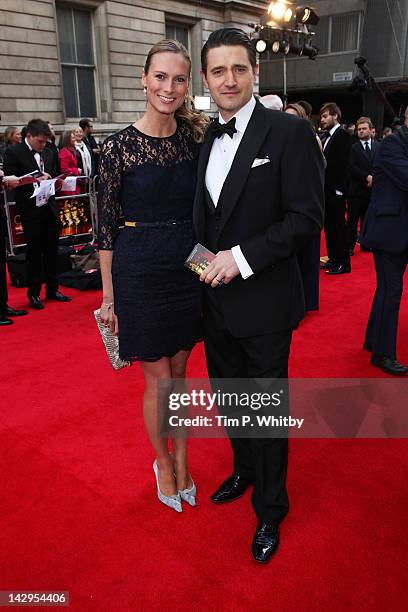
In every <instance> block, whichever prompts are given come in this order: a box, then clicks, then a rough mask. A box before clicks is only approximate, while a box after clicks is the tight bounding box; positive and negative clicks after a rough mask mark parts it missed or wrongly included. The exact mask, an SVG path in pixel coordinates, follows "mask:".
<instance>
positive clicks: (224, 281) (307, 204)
mask: <svg viewBox="0 0 408 612" xmlns="http://www.w3.org/2000/svg"><path fill="white" fill-rule="evenodd" d="M201 61H202V76H203V79H204V82H205V84H206V86H207V87H208V88H209V90H210V93H211V96H212V98H213V100H214V101H215V103H216V104H217V106H218V110H219V117H218V120H217V121H214V122H213V123H212V124H211V125H210V127H209V129H208V132H207V134H206V137H205V142H204V144H203V146H202V149H201V153H200V158H199V165H198V184H197V192H196V198H195V202H194V225H195V229H196V233H197V237H198V241H199V242H200V243H201V244H203V245H204V246H206V247H207V248H208V249H210V250H211V251H213V252H214V253H216V257H215V259H214V260H213V261H212V262H211V263H210V264H209V265H208V267H207V268H206V270H205V271H204V272H203V273H202V275H201V277H200V280H201V281H203V283H204V302H203V311H204V335H205V351H206V359H207V368H208V373H209V376H210V378H211V379H215V378H218V379H219V378H221V379H237V378H241V379H242V378H243V379H249V378H252V377H253V378H269V379H276V378H287V376H288V358H289V349H290V343H291V336H292V329H293V328H294V327H295V326H296V325H297V324H298V323H299V321H300V320H301V319H302V317H303V316H304V299H303V288H302V281H301V276H300V271H299V266H298V262H297V258H296V251H297V250H298V249H299V248H300V247H301V246H302V245H303V244H305V243H306V242H307V241H308V240H309V239H310V238H311V237H312V236H314V235H317V234H318V233H319V232H320V229H321V226H322V223H323V159H322V155H321V152H320V150H319V146H318V144H317V142H316V138H315V136H314V134H313V131H312V129H311V127H310V124H309V122H307V121H304V120H302V119H299V118H297V117H293V116H290V115H287V114H284V113H281V112H277V111H273V110H270V109H267V108H265V107H263V106H262V105H261V104H260V102H259V101H257V100H255V98H254V96H253V85H254V82H255V78H256V53H255V50H254V47H253V46H252V44H251V41H250V39H249V38H248V36H247V35H246V34H245V33H244V32H243V31H241V30H238V29H235V28H225V29H221V30H217V31H216V32H213V33H212V34H211V35H210V37H209V38H208V40H207V42H206V44H205V45H204V47H203V50H202V56H201ZM248 385H251V383H250V381H248ZM230 442H231V446H232V450H233V474H232V475H231V476H230V477H228V478H227V479H226V480H225V482H223V483H222V485H221V486H220V487H219V489H218V490H217V491H216V492H215V493H214V495H213V496H212V500H213V502H215V503H223V502H228V501H232V500H235V499H237V498H238V497H240V496H241V495H242V494H243V493H244V491H245V490H246V489H247V488H248V487H249V486H250V485H252V484H253V485H254V488H253V493H252V505H253V508H254V511H255V513H256V515H257V518H258V525H257V529H256V531H255V535H254V538H253V543H252V552H253V556H254V559H255V560H256V561H259V562H267V561H268V560H269V559H270V557H271V555H272V554H273V553H274V552H275V550H276V549H277V547H278V543H279V523H280V522H281V521H282V520H283V518H284V517H285V515H286V513H287V512H288V507H289V505H288V496H287V492H286V484H285V480H286V470H287V452H288V440H287V437H286V438H280V439H273V440H271V439H268V438H263V439H259V438H252V439H250V437H246V438H245V437H244V438H242V437H240V438H233V437H230Z"/></svg>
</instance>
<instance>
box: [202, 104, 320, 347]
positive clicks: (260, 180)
mask: <svg viewBox="0 0 408 612" xmlns="http://www.w3.org/2000/svg"><path fill="white" fill-rule="evenodd" d="M213 141H214V133H213V130H212V129H211V126H210V128H209V130H208V132H207V134H206V138H205V141H204V144H203V146H202V149H201V152H200V158H199V165H198V183H197V191H196V197H195V202H194V226H195V230H196V234H197V238H198V241H199V242H201V243H202V244H205V236H206V208H205V207H206V203H205V172H206V167H207V163H208V158H209V155H210V151H211V147H212V144H213ZM256 158H259V159H266V158H268V159H269V160H270V161H269V163H265V164H263V165H258V166H257V167H253V168H252V164H253V162H254V160H255V159H256ZM323 176H324V170H323V157H322V154H321V151H320V148H319V146H318V144H317V141H316V137H315V135H314V133H313V130H312V128H311V126H310V124H309V122H308V121H305V120H304V119H299V118H297V117H293V116H291V115H288V114H285V113H281V112H279V111H272V110H269V109H266V108H264V107H263V106H262V105H261V104H260V103H259V102H257V103H256V106H255V109H254V111H253V114H252V117H251V119H250V121H249V123H248V126H247V129H246V131H245V134H244V135H243V137H242V140H241V143H240V145H239V147H238V150H237V153H236V155H235V158H234V161H233V163H232V166H231V169H230V172H229V174H228V176H227V178H226V180H225V183H224V186H223V188H222V191H221V194H220V198H219V202H218V206H221V209H220V210H221V218H220V224H219V231H218V235H217V246H218V250H219V251H221V250H227V249H231V248H232V247H234V246H236V245H240V247H241V250H242V253H243V255H244V257H245V258H246V260H247V261H248V263H249V265H250V266H251V268H252V270H253V271H254V275H253V276H251V277H250V278H248V279H246V280H243V279H242V277H241V276H240V275H239V276H237V277H236V278H234V279H233V280H232V281H231V282H230V283H229V284H228V285H225V286H223V287H220V288H217V289H212V288H211V287H208V288H206V290H208V291H217V292H219V293H218V297H219V300H220V302H221V306H222V312H223V315H224V319H225V322H226V325H227V327H228V329H229V330H230V331H231V333H232V334H234V335H235V336H236V337H249V336H255V335H260V334H265V333H269V332H273V331H277V330H283V329H289V328H291V327H293V326H295V325H296V324H297V323H298V322H299V321H300V319H301V318H302V317H303V315H304V298H303V287H302V280H301V276H300V272H299V266H298V263H297V258H296V251H297V250H298V249H300V248H301V247H302V246H303V245H304V244H305V243H306V242H307V241H308V240H309V239H310V238H311V237H312V236H315V235H318V234H319V232H320V230H321V227H322V224H323V201H324V198H323Z"/></svg>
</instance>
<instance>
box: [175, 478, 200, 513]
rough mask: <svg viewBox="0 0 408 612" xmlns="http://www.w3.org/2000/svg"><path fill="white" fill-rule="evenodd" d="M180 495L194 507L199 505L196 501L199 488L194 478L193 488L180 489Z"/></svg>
mask: <svg viewBox="0 0 408 612" xmlns="http://www.w3.org/2000/svg"><path fill="white" fill-rule="evenodd" d="M191 480H193V479H191ZM179 495H180V497H181V499H182V500H183V501H185V502H187V503H188V504H190V506H193V507H194V506H196V505H197V503H196V495H197V488H196V486H195V484H194V480H193V486H192V487H191V489H183V490H182V491H179Z"/></svg>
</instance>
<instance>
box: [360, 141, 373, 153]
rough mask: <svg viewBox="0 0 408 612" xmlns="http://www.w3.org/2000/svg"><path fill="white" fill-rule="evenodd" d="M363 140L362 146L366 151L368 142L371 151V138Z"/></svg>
mask: <svg viewBox="0 0 408 612" xmlns="http://www.w3.org/2000/svg"><path fill="white" fill-rule="evenodd" d="M360 142H361V146H362V147H363V149H364V151H365V149H366V143H367V142H368V148H369V149H370V151H371V138H369V139H368V140H360Z"/></svg>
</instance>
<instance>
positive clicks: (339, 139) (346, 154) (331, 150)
mask: <svg viewBox="0 0 408 612" xmlns="http://www.w3.org/2000/svg"><path fill="white" fill-rule="evenodd" d="M323 153H324V156H325V158H326V160H327V168H326V175H325V186H324V191H325V195H326V197H331V196H334V195H335V194H336V190H337V191H341V192H342V194H343V195H344V196H347V194H348V189H349V181H350V158H351V136H350V134H349V133H348V132H346V131H345V130H343V129H342V128H341V127H340V128H337V130H336V131H335V132H334V134H333V136H332V137H331V138H330V140H329V142H328V143H327V146H326V147H325V149H324V151H323Z"/></svg>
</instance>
